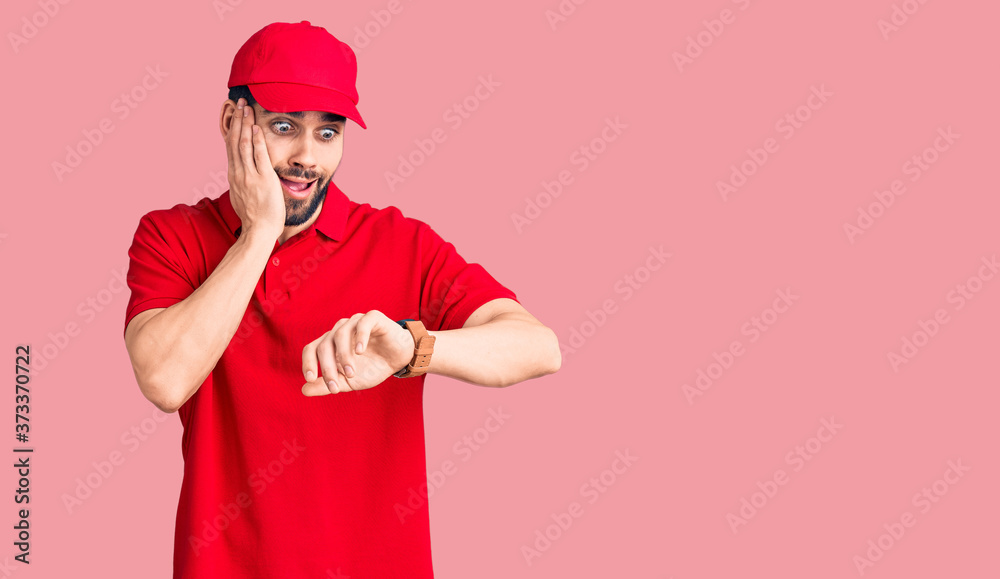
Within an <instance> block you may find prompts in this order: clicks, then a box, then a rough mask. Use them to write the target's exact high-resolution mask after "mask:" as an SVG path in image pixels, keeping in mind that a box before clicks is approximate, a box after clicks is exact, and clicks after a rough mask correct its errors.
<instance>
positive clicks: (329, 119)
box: [263, 109, 347, 123]
mask: <svg viewBox="0 0 1000 579" xmlns="http://www.w3.org/2000/svg"><path fill="white" fill-rule="evenodd" d="M263 112H264V114H265V115H286V116H289V117H294V118H296V119H301V118H302V117H304V116H305V113H304V112H302V111H294V112H290V113H276V112H274V111H269V110H267V109H263ZM346 120H347V119H346V118H344V117H343V116H341V115H335V114H333V113H328V112H324V113H323V122H324V123H343V122H345V121H346Z"/></svg>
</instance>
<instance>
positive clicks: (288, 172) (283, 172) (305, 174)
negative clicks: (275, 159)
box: [274, 168, 320, 181]
mask: <svg viewBox="0 0 1000 579" xmlns="http://www.w3.org/2000/svg"><path fill="white" fill-rule="evenodd" d="M274 172H275V173H277V174H278V176H279V177H281V178H283V179H288V178H289V177H295V178H297V179H304V180H306V181H315V180H317V179H319V178H320V175H319V174H317V173H313V172H312V171H300V170H297V169H292V168H281V169H275V170H274Z"/></svg>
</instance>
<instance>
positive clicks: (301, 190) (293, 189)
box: [278, 177, 316, 199]
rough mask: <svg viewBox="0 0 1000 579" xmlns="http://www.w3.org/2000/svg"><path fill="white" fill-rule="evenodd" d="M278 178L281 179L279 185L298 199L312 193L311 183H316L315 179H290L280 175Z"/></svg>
mask: <svg viewBox="0 0 1000 579" xmlns="http://www.w3.org/2000/svg"><path fill="white" fill-rule="evenodd" d="M278 179H279V180H280V181H281V186H282V187H284V188H285V191H287V192H288V194H289V195H291V196H292V197H297V198H300V199H304V198H306V197H308V196H309V194H310V193H312V190H313V185H314V184H315V183H316V180H315V179H314V180H312V181H290V180H288V179H283V178H281V177H278Z"/></svg>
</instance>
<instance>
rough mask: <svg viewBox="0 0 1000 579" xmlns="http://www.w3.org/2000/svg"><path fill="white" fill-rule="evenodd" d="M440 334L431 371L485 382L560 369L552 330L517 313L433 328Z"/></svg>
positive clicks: (506, 382) (514, 379)
mask: <svg viewBox="0 0 1000 579" xmlns="http://www.w3.org/2000/svg"><path fill="white" fill-rule="evenodd" d="M428 333H429V334H430V335H432V336H434V337H435V341H434V354H433V355H432V356H431V363H430V367H429V368H428V370H427V371H428V372H430V373H434V374H440V375H442V376H448V377H450V378H455V379H457V380H462V381H464V382H470V383H472V384H478V385H481V386H497V387H502V386H510V385H511V384H516V383H518V382H521V381H524V380H528V379H531V378H538V377H539V376H544V375H546V374H552V373H553V372H555V371H557V370H558V369H559V366H560V363H561V355H560V352H559V340H558V338H557V337H556V335H555V332H553V331H552V330H551V329H549V328H547V327H546V326H544V325H543V324H541V323H539V322H537V321H536V320H534V319H533V318H532V319H528V318H526V317H524V316H521V315H518V314H515V313H503V314H499V315H497V316H496V317H494V318H493V319H491V320H490V321H488V322H486V323H483V324H480V325H477V326H472V327H466V328H460V329H456V330H446V331H440V332H428Z"/></svg>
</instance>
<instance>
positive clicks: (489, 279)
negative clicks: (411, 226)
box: [417, 222, 518, 331]
mask: <svg viewBox="0 0 1000 579" xmlns="http://www.w3.org/2000/svg"><path fill="white" fill-rule="evenodd" d="M420 225H421V227H420V228H419V230H418V231H419V232H418V236H419V239H418V244H417V246H418V247H419V248H420V249H419V251H420V259H421V271H422V275H423V279H422V286H421V291H420V320H421V321H422V322H423V323H424V327H426V328H427V329H428V330H431V331H441V330H454V329H458V328H461V327H462V326H463V325H464V324H465V322H466V320H468V319H469V316H471V315H472V313H473V312H474V311H476V310H477V309H479V307H480V306H482V305H483V304H485V303H486V302H489V301H491V300H495V299H497V298H510V299H512V300H514V301H518V300H517V296H516V295H515V294H514V292H513V291H511V290H510V289H508V288H506V287H505V286H503V285H501V284H500V282H498V281H497V280H496V279H494V278H493V276H491V275H490V274H489V273H488V272H487V271H486V269H484V268H483V267H482V266H481V265H479V264H478V263H468V262H466V261H465V259H463V258H462V256H461V255H459V254H458V252H457V251H456V250H455V246H454V245H452V244H451V243H448V242H446V241H444V240H443V239H442V238H441V236H440V235H438V234H437V232H435V231H434V230H433V229H431V228H430V226H428V225H427V224H426V223H422V222H421V224H420Z"/></svg>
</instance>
